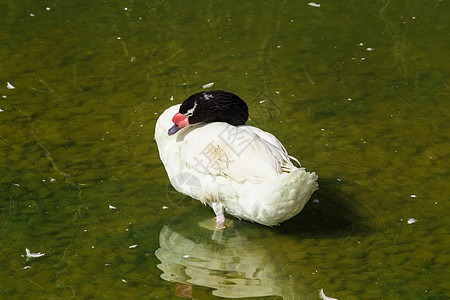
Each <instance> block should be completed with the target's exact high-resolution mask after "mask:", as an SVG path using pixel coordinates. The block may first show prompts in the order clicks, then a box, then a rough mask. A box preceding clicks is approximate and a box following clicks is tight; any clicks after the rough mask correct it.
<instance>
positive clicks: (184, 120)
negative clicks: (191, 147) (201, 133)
mask: <svg viewBox="0 0 450 300" xmlns="http://www.w3.org/2000/svg"><path fill="white" fill-rule="evenodd" d="M172 122H174V123H175V124H174V125H173V126H172V127H171V128H170V129H169V131H168V134H169V135H172V134H175V133H176V132H178V130H180V129H181V128H183V127H185V126H186V125H189V120H188V117H186V116H185V115H182V114H180V113H179V112H178V113H176V114H175V116H173V118H172Z"/></svg>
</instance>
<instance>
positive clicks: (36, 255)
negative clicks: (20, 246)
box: [25, 248, 45, 257]
mask: <svg viewBox="0 0 450 300" xmlns="http://www.w3.org/2000/svg"><path fill="white" fill-rule="evenodd" d="M25 252H26V253H27V257H41V256H44V255H45V253H41V252H36V253H31V251H30V249H28V248H25Z"/></svg>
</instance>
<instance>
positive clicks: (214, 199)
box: [155, 105, 318, 226]
mask: <svg viewBox="0 0 450 300" xmlns="http://www.w3.org/2000/svg"><path fill="white" fill-rule="evenodd" d="M179 108H180V105H174V106H172V107H170V108H168V109H167V110H166V111H164V113H163V114H162V115H161V116H160V117H159V119H158V121H157V123H156V128H155V139H156V142H157V145H158V149H159V154H160V157H161V160H162V162H163V163H164V166H165V168H166V171H167V174H168V176H169V180H170V182H171V184H172V185H173V187H174V188H175V189H176V190H177V191H179V192H180V193H183V194H185V195H188V196H190V197H192V198H194V199H197V200H200V201H202V202H203V203H208V204H209V205H210V206H211V207H212V208H213V209H214V212H215V213H216V215H219V214H223V212H226V213H228V214H230V215H233V216H235V217H237V218H240V219H245V220H249V221H253V222H257V223H260V224H263V225H268V226H272V225H277V224H279V223H280V222H283V221H285V220H287V219H290V218H292V217H293V216H295V215H296V214H298V213H299V212H300V211H301V210H302V209H303V207H304V206H305V204H306V202H307V201H308V200H309V198H310V197H311V194H312V193H313V192H314V191H315V190H317V187H318V184H317V182H316V181H317V175H316V174H315V173H314V172H312V173H310V172H306V171H305V169H304V168H301V167H300V168H297V167H296V166H294V165H293V164H292V162H291V160H290V157H289V155H288V154H287V152H286V150H285V148H284V147H283V145H282V144H281V143H280V141H278V139H277V138H276V137H275V136H273V135H272V134H270V133H267V132H265V131H263V130H261V129H258V128H256V127H253V126H249V125H241V126H233V125H229V124H227V123H223V122H212V123H201V124H194V125H189V126H187V127H185V128H183V129H181V130H180V131H179V132H178V133H176V134H174V135H171V136H169V135H168V134H167V130H168V129H169V128H170V127H171V126H172V125H173V123H172V117H173V116H174V115H175V114H176V113H177V112H178V110H179Z"/></svg>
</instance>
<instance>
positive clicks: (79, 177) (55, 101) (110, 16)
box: [0, 0, 450, 300]
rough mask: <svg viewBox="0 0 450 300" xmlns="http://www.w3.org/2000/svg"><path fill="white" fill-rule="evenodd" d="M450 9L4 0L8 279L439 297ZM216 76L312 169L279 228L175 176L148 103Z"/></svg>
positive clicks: (286, 295) (146, 290)
mask: <svg viewBox="0 0 450 300" xmlns="http://www.w3.org/2000/svg"><path fill="white" fill-rule="evenodd" d="M448 11H449V2H448V1H438V0H436V1H422V0H417V1H406V2H402V1H389V0H386V1H366V2H364V1H339V2H336V3H331V2H323V3H322V2H308V1H264V2H262V1H248V2H242V1H197V2H195V3H194V2H185V1H141V0H135V1H91V2H89V3H87V2H86V3H83V4H81V5H80V4H79V3H77V2H76V1H75V2H74V1H46V2H45V3H44V2H41V1H12V0H5V1H2V2H1V3H0V57H1V60H0V121H1V122H0V132H1V133H2V134H1V136H0V277H1V281H0V297H2V298H3V297H4V298H16V299H23V298H30V299H38V298H41V299H54V298H62V299H67V298H71V297H73V298H83V299H84V298H95V299H108V298H111V299H116V298H123V297H127V298H139V297H145V298H150V299H157V298H159V299H180V298H182V297H186V298H193V299H218V298H237V297H242V298H248V299H250V298H251V299H253V297H255V298H264V299H266V298H267V299H319V295H318V291H319V290H320V289H324V293H325V294H326V295H327V296H330V297H334V298H338V299H341V300H342V299H448V298H449V297H450V288H449V287H450V283H449V282H450V275H449V271H448V270H449V265H450V242H449V240H450V236H449V230H448V229H449V225H450V218H449V212H450V204H449V202H448V200H449V195H450V185H449V179H450V176H449V170H448V166H449V165H450V162H449V152H450V144H449V137H450V130H449V129H450V126H449V124H450V123H449V117H448V112H449V108H450V97H449V95H450V88H449V85H450V69H449V68H450V67H449V66H450V61H449V55H448V49H449V46H450V44H449V40H450V39H449V34H448V33H449V31H450V30H449V18H448ZM208 83H213V86H212V87H210V88H206V89H207V90H208V89H223V90H227V91H231V92H234V93H236V94H238V95H239V96H240V97H242V98H243V99H244V100H246V102H247V103H248V104H249V107H250V118H251V120H250V121H249V124H251V125H254V126H258V127H260V128H262V129H264V130H267V131H269V132H271V133H273V134H275V135H276V136H277V137H278V138H279V139H280V141H281V142H282V143H283V144H284V145H285V146H286V148H287V149H288V151H289V153H290V154H291V155H293V156H295V157H297V158H298V159H299V160H300V161H301V162H302V164H303V166H305V167H306V169H307V170H309V171H315V172H316V173H317V174H318V176H319V185H320V186H319V190H318V191H317V192H315V193H314V194H313V196H312V198H311V200H310V201H309V202H308V204H307V205H306V206H305V208H304V210H303V211H302V212H301V213H300V214H299V215H297V216H296V217H294V218H293V219H291V220H289V221H286V222H285V223H283V224H281V226H278V227H273V228H269V227H265V226H261V225H257V224H252V223H249V222H245V221H239V220H237V219H233V218H231V217H230V218H229V219H232V221H233V223H234V224H233V226H231V227H230V228H229V229H227V230H226V231H222V232H214V231H210V230H208V229H206V228H205V227H206V226H205V223H207V222H208V220H210V219H211V218H212V217H213V216H214V214H213V212H212V210H211V209H210V208H209V207H205V206H203V205H202V204H201V203H200V202H198V201H194V200H192V199H190V198H188V197H184V196H183V195H180V194H178V193H177V192H176V191H175V190H174V189H173V188H172V187H171V186H170V184H169V181H168V178H167V175H166V173H165V170H164V167H163V165H162V163H161V162H160V160H159V155H158V151H157V148H156V144H155V141H154V139H153V135H154V126H155V122H156V119H157V118H158V116H159V114H160V113H161V112H163V111H164V110H165V109H166V108H167V107H169V106H171V105H173V104H176V103H180V102H182V101H183V100H184V99H186V98H187V97H188V96H189V95H191V94H193V93H196V92H199V91H202V90H204V89H205V88H203V87H202V86H203V85H205V84H208ZM26 248H28V249H29V251H30V254H31V256H36V257H31V258H30V257H27V255H26V251H25V249H26ZM32 254H34V255H32ZM42 254H43V255H42Z"/></svg>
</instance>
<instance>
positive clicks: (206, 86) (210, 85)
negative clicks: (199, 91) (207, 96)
mask: <svg viewBox="0 0 450 300" xmlns="http://www.w3.org/2000/svg"><path fill="white" fill-rule="evenodd" d="M213 85H214V82H210V83H207V84H204V85H202V88H204V89H207V88H210V87H212V86H213Z"/></svg>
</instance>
